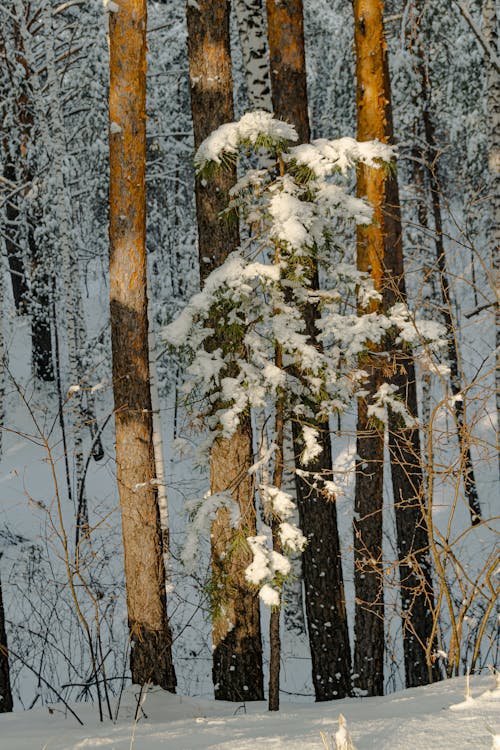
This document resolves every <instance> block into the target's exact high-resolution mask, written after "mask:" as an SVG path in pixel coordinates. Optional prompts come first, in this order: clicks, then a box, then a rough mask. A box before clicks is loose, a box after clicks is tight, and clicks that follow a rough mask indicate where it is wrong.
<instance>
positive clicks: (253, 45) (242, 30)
mask: <svg viewBox="0 0 500 750" xmlns="http://www.w3.org/2000/svg"><path fill="white" fill-rule="evenodd" d="M233 7H234V11H235V14H236V20H237V23H238V33H239V36H240V46H241V52H242V56H243V65H244V69H245V80H246V84H247V92H248V102H249V104H250V108H251V109H265V110H267V111H268V112H269V111H270V110H271V106H272V105H271V81H270V78H269V57H268V49H267V38H266V26H265V14H264V8H263V0H233Z"/></svg>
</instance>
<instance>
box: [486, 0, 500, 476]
mask: <svg viewBox="0 0 500 750" xmlns="http://www.w3.org/2000/svg"><path fill="white" fill-rule="evenodd" d="M482 15H483V35H484V37H485V39H486V41H487V43H488V44H489V46H490V48H491V49H493V51H494V52H495V54H497V55H498V20H499V19H498V15H497V12H496V4H495V0H483V13H482ZM485 64H486V106H487V111H488V119H489V153H488V167H489V171H490V190H489V204H490V216H491V219H490V246H491V270H492V275H493V279H492V282H493V283H492V286H493V289H494V293H495V294H496V295H497V298H496V300H495V303H496V304H495V348H496V359H495V394H496V410H497V448H498V449H499V450H498V456H499V470H500V299H499V298H498V294H499V292H498V290H499V289H500V72H499V71H498V68H497V67H496V66H495V65H494V63H493V61H492V60H491V56H489V55H486V56H485Z"/></svg>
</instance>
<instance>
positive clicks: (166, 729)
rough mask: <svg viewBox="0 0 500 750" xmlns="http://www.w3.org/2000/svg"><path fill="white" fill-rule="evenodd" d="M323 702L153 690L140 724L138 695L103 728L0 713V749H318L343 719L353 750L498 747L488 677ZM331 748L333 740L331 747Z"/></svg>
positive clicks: (55, 710)
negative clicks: (271, 702) (212, 697)
mask: <svg viewBox="0 0 500 750" xmlns="http://www.w3.org/2000/svg"><path fill="white" fill-rule="evenodd" d="M464 689H465V679H464V678H458V679H453V680H447V681H445V682H442V683H439V684H437V685H432V686H429V687H424V688H416V689H412V690H405V691H403V692H400V693H395V694H393V695H391V696H386V697H384V698H361V699H349V700H342V701H336V702H333V703H321V704H314V705H311V704H293V705H291V704H283V705H282V710H281V711H280V712H279V713H277V714H272V713H268V712H267V711H266V706H265V704H263V703H257V704H247V705H246V706H244V705H239V704H233V703H223V702H215V701H202V700H196V699H194V698H184V697H181V696H173V695H170V694H168V693H164V692H163V691H160V690H158V689H154V690H153V691H151V692H149V693H148V694H147V695H146V698H145V700H144V703H143V706H142V712H141V711H139V713H140V718H139V720H138V721H134V716H135V714H136V710H137V704H138V697H139V693H138V691H136V690H134V688H129V689H128V690H127V691H126V693H125V694H124V695H123V696H122V700H121V707H120V712H119V718H118V721H117V722H116V723H115V724H112V723H111V722H107V723H103V724H99V722H98V718H97V709H96V708H95V707H92V706H89V705H82V704H79V705H78V706H75V710H76V711H77V713H78V715H79V717H80V719H81V720H82V721H83V722H84V726H79V725H78V724H77V722H76V720H75V719H74V718H73V717H71V716H70V715H66V713H65V711H64V707H61V706H52V707H50V708H49V707H45V708H43V709H37V710H32V711H25V712H19V713H13V714H6V715H3V716H0V748H1V750H93V749H94V748H106V749H107V750H130V749H131V748H134V750H161V749H162V748H168V750H201V748H212V750H229V748H231V750H265V749H266V748H273V750H276V749H277V748H283V749H284V750H322V748H324V745H323V741H322V739H321V733H322V732H323V733H324V734H325V735H326V738H327V739H328V741H331V740H330V738H331V737H332V736H334V735H335V732H336V731H337V728H338V716H339V713H342V714H343V715H344V716H345V718H346V720H347V724H348V727H349V729H350V732H351V736H352V740H353V743H354V746H355V748H356V749H357V750H428V749H429V750H465V749H466V748H471V749H472V748H474V749H475V750H480V749H481V748H485V749H486V748H488V749H489V748H492V747H495V748H496V747H497V745H496V744H495V742H499V739H496V738H495V734H497V735H498V733H500V688H498V687H497V688H496V689H495V686H494V683H493V680H492V679H490V678H487V677H477V678H471V692H472V698H471V699H469V700H467V701H464ZM332 747H333V748H335V744H334V743H333V744H332Z"/></svg>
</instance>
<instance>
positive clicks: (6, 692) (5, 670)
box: [0, 581, 13, 713]
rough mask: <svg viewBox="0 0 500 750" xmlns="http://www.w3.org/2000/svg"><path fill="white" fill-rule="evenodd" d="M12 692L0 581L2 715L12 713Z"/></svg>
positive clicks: (0, 709)
mask: <svg viewBox="0 0 500 750" xmlns="http://www.w3.org/2000/svg"><path fill="white" fill-rule="evenodd" d="M12 707H13V704H12V691H11V688H10V673H9V652H8V649H7V634H6V632H5V613H4V608H3V596H2V583H1V581H0V713H8V712H9V711H12Z"/></svg>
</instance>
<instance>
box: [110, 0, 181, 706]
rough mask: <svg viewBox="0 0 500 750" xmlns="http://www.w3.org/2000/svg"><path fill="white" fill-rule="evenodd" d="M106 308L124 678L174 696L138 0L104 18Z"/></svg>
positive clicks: (142, 16) (142, 5) (142, 10)
mask: <svg viewBox="0 0 500 750" xmlns="http://www.w3.org/2000/svg"><path fill="white" fill-rule="evenodd" d="M109 15H110V18H109V49H110V91H109V121H110V138H109V139H110V228H109V236H110V305H111V337H112V351H113V393H114V400H115V424H116V468H117V480H118V489H119V494H120V505H121V514H122V529H123V545H124V556H125V578H126V587H127V610H128V620H129V630H130V639H131V646H132V651H131V659H130V666H131V670H132V679H133V681H134V682H135V683H139V684H142V685H144V684H146V683H152V684H155V685H160V686H161V687H163V688H165V689H167V690H170V691H174V689H175V682H176V681H175V672H174V668H173V664H172V655H171V642H172V638H171V633H170V628H169V624H168V618H167V608H166V593H165V568H164V562H163V555H162V540H161V528H160V518H159V510H158V503H157V499H156V491H155V487H154V484H153V483H152V481H151V480H154V479H155V462H154V451H153V428H152V413H151V394H150V388H149V360H148V316H147V305H148V301H147V281H146V278H147V276H146V191H145V164H146V2H145V0H120V4H119V10H118V11H117V12H113V13H110V14H109Z"/></svg>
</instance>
